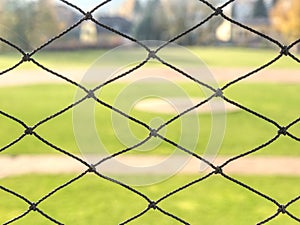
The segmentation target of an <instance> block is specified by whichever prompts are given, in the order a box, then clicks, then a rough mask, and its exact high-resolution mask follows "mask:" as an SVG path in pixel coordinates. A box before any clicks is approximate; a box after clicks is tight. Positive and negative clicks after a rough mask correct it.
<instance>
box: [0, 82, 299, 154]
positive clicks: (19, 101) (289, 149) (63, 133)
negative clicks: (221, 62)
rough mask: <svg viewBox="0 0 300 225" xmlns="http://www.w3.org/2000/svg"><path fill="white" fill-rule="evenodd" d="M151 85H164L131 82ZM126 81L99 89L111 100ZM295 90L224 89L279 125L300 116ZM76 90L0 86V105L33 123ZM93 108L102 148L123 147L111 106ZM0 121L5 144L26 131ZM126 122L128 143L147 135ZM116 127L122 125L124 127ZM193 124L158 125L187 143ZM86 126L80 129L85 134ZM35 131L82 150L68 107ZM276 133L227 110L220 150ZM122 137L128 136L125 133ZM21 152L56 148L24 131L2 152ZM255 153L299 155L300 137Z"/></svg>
mask: <svg viewBox="0 0 300 225" xmlns="http://www.w3.org/2000/svg"><path fill="white" fill-rule="evenodd" d="M150 86H151V88H152V89H153V90H155V89H157V90H165V89H166V88H165V87H164V86H163V85H158V84H155V85H151V84H149V83H146V84H141V85H140V86H138V87H135V88H137V90H136V91H138V92H139V91H140V90H144V89H147V90H149V87H150ZM180 86H181V87H182V88H184V89H185V90H187V92H188V94H189V96H191V97H201V96H202V94H201V90H200V89H199V87H198V86H196V85H194V84H180ZM124 87H126V84H121V83H115V84H110V85H109V86H107V87H105V88H103V89H102V92H101V94H100V98H101V99H103V100H104V101H105V102H107V103H110V104H113V102H114V99H115V97H116V96H118V94H119V93H120V90H122V88H124ZM299 90H300V85H298V84H238V85H235V86H233V87H231V88H229V89H228V90H226V91H225V95H226V96H227V97H229V98H230V99H232V100H235V101H237V102H239V103H241V104H243V105H245V106H247V107H249V108H251V109H253V110H255V111H258V112H259V113H261V114H263V115H265V116H267V117H269V118H271V119H273V120H275V121H277V122H278V123H280V124H281V125H282V126H286V125H287V124H289V123H290V122H292V121H294V120H295V119H297V118H298V117H299V98H298V96H299ZM75 92H76V88H74V87H72V86H70V85H69V86H68V85H32V86H20V87H2V88H1V89H0V105H1V110H2V111H4V112H6V113H9V114H11V115H13V116H15V117H17V118H19V119H21V120H23V121H24V122H26V124H28V125H29V126H33V125H34V124H36V123H37V122H38V121H40V120H42V119H44V118H46V117H48V116H50V115H52V114H53V113H56V112H57V111H58V110H61V109H63V108H64V107H66V106H68V105H69V104H70V103H71V102H73V100H74V95H75ZM138 92H135V91H133V92H131V94H133V95H134V94H135V93H138ZM156 93H157V92H156ZM169 94H170V96H173V97H174V96H176V95H177V93H174V92H172V93H169ZM125 103H126V102H125ZM125 105H126V104H125ZM95 112H96V113H95V114H96V116H95V121H96V122H95V124H96V129H97V130H98V134H99V136H100V138H101V140H102V142H103V145H104V146H105V148H106V150H107V151H108V152H110V153H113V152H117V151H120V150H122V149H124V148H125V145H124V143H122V142H121V141H120V140H119V139H118V137H116V135H115V132H116V131H115V130H114V129H113V127H112V122H111V116H112V115H111V111H110V110H109V109H107V108H105V107H103V106H97V107H96V108H95ZM131 115H133V116H135V117H136V118H138V119H140V120H142V121H144V122H145V123H147V124H149V123H151V120H152V119H153V118H160V119H162V120H164V121H166V120H167V119H170V118H172V117H173V116H174V115H162V114H156V113H147V112H142V111H138V110H132V111H131ZM117 118H118V119H119V121H121V122H124V123H125V124H126V123H127V120H126V119H125V118H123V117H122V116H117ZM198 119H199V124H200V136H199V139H198V140H199V141H198V142H197V146H196V152H197V153H199V154H202V153H203V149H205V148H206V144H207V142H208V140H209V138H210V129H211V117H210V116H209V115H200V116H198ZM0 124H1V129H0V147H3V146H5V145H7V144H8V143H9V142H11V141H13V140H15V139H16V138H17V137H19V136H20V135H21V134H22V133H23V132H24V130H23V127H22V126H20V125H19V124H17V123H16V122H14V121H12V120H9V119H8V118H6V117H4V116H0ZM189 125H190V126H191V128H193V127H192V126H194V124H188V126H189ZM126 127H127V126H126ZM126 127H125V128H126ZM129 127H130V128H131V131H132V132H133V134H134V136H136V141H134V140H133V141H132V143H131V144H135V143H136V142H137V141H138V140H141V139H143V138H145V137H147V136H148V134H149V131H148V130H147V129H145V128H144V127H141V126H139V125H135V124H134V123H129ZM120 129H122V127H121V128H120ZM192 130H193V129H191V131H190V130H187V131H186V132H185V133H183V134H182V133H181V123H180V120H179V121H177V122H174V123H172V124H170V125H169V126H168V128H167V129H166V130H162V133H163V134H165V136H166V137H168V138H170V139H171V140H174V141H175V142H178V141H179V138H180V137H184V138H185V140H186V143H189V142H192V141H193V140H194V138H195V137H194V136H193V135H194V134H193V133H192ZM88 131H89V129H87V130H85V131H84V132H86V134H87V135H89V133H88ZM119 131H121V133H123V134H125V135H127V134H128V133H129V132H123V131H122V130H119ZM289 131H290V132H291V133H293V134H294V135H295V136H298V137H299V136H300V126H299V125H295V126H293V127H291V129H290V130H289ZM36 132H37V133H38V134H40V135H41V136H42V137H44V138H45V139H46V140H48V141H50V142H52V143H54V144H55V145H57V146H59V147H61V148H63V149H65V150H67V151H70V152H73V153H78V154H79V153H80V152H79V150H78V147H77V145H76V140H75V137H74V132H73V124H72V111H68V112H67V113H65V114H63V115H61V116H59V117H57V118H55V119H53V120H51V121H49V122H47V123H46V124H43V125H41V126H40V127H38V128H37V129H36ZM164 132H165V133H164ZM276 134H277V128H276V127H275V126H273V125H270V124H269V123H267V122H265V121H264V120H262V119H259V118H257V117H255V116H253V115H251V114H249V113H247V112H244V111H238V112H234V113H229V114H228V115H227V125H226V133H225V137H224V141H223V144H222V146H221V149H220V151H219V154H220V155H235V154H240V153H243V152H245V151H248V150H250V149H252V148H255V147H257V146H259V145H261V144H262V143H264V142H266V141H268V140H270V139H271V138H273V137H274V136H275V135H276ZM129 135H130V134H129ZM197 138H198V137H197ZM125 139H129V138H126V137H125ZM153 146H156V147H155V148H154V150H152V151H147V150H149V149H153ZM185 147H188V146H185ZM174 149H175V148H174V147H173V146H170V145H169V144H166V143H160V142H159V140H156V139H153V140H151V141H150V142H149V144H148V145H146V146H143V148H140V149H138V150H134V151H132V153H134V154H140V153H141V154H154V155H155V154H166V155H169V154H170V153H171V152H173V151H174ZM97 151H98V149H97ZM23 153H38V154H43V153H55V151H54V150H53V149H51V148H50V147H48V146H46V145H45V144H43V143H41V142H40V141H38V140H37V139H36V138H35V137H33V136H27V137H25V138H24V139H23V140H22V141H21V142H19V143H17V144H16V145H14V146H13V147H11V148H9V149H7V150H6V151H4V152H3V153H2V154H11V155H17V154H23ZM256 154H258V155H290V156H299V155H300V152H299V142H297V141H295V140H292V139H291V138H289V137H287V136H282V137H280V138H279V139H278V140H277V141H276V142H275V143H273V144H271V145H270V146H268V147H266V148H265V149H263V150H262V151H260V152H258V153H256Z"/></svg>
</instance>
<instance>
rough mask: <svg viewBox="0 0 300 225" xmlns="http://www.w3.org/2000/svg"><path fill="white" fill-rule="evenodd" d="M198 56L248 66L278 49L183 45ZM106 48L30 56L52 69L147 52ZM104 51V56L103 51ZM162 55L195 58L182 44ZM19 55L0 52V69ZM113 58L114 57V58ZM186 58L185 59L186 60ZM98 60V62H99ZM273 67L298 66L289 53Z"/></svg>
mask: <svg viewBox="0 0 300 225" xmlns="http://www.w3.org/2000/svg"><path fill="white" fill-rule="evenodd" d="M187 49H189V50H190V51H191V52H193V53H194V54H195V56H197V57H199V59H200V60H201V61H202V62H204V63H205V64H207V65H208V66H209V67H249V68H254V67H258V66H261V65H263V64H265V63H267V62H269V61H270V60H272V59H273V58H275V57H276V56H277V55H278V52H279V50H273V49H254V48H234V47H220V48H215V47H189V48H187ZM108 52H109V50H103V49H102V50H75V51H65V52H63V51H52V52H47V51H41V52H38V53H37V54H36V55H34V56H33V58H34V59H36V60H37V61H39V62H40V63H42V64H43V65H45V66H47V67H50V68H56V69H60V68H63V69H73V68H74V67H75V68H84V69H87V68H89V67H90V66H91V65H92V64H93V63H94V62H95V61H96V60H97V59H99V57H102V58H101V60H102V61H101V63H102V65H106V66H108V65H121V66H124V65H127V64H128V63H133V62H132V61H133V60H134V61H135V60H137V61H142V60H143V59H145V58H146V56H147V54H146V52H145V51H144V50H143V49H125V50H121V51H119V50H118V52H117V53H116V54H111V52H110V53H109V54H107V53H108ZM104 54H106V56H105V57H103V55H104ZM159 56H161V57H162V58H163V59H165V60H167V61H169V62H172V63H177V64H179V65H191V64H192V65H195V62H196V63H197V64H198V63H199V61H198V58H197V57H194V56H193V55H192V54H191V55H190V54H189V51H186V50H184V48H175V49H174V48H166V49H163V50H162V51H161V52H159ZM21 58H22V55H20V54H19V53H17V52H11V53H3V54H0V62H1V65H0V70H4V69H6V68H8V67H10V66H12V65H14V64H15V63H17V62H18V61H19V60H20V59H21ZM116 58H117V60H116ZM186 59H188V60H186ZM101 63H100V64H101ZM272 67H273V68H289V69H297V68H299V65H298V63H296V62H295V61H294V60H292V59H291V58H290V57H283V58H281V59H280V60H279V61H278V62H276V63H275V64H274V65H273V66H272ZM22 68H24V69H31V68H34V65H33V64H32V63H25V64H23V65H22Z"/></svg>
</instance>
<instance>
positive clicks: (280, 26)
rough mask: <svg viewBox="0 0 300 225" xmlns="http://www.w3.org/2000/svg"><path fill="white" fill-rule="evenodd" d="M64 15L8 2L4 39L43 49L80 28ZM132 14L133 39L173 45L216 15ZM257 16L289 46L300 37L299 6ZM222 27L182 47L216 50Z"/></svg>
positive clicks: (259, 7)
mask: <svg viewBox="0 0 300 225" xmlns="http://www.w3.org/2000/svg"><path fill="white" fill-rule="evenodd" d="M210 3H211V4H212V5H217V4H219V3H220V0H211V1H210ZM233 10H234V8H233ZM59 13H60V12H58V11H57V5H56V3H55V1H54V0H26V1H23V0H2V1H1V2H0V32H1V37H2V38H6V39H7V40H10V41H11V42H13V43H15V44H17V45H18V46H20V47H21V48H22V49H25V50H26V49H32V48H34V47H37V46H39V45H40V44H42V43H44V42H46V41H47V40H48V39H49V38H51V37H53V36H54V35H57V34H58V33H59V32H62V31H63V30H64V29H66V28H67V27H68V26H69V25H70V24H72V23H73V22H74V20H72V19H69V21H67V19H66V18H65V17H66V16H65V15H63V16H61V15H59ZM132 13H133V14H134V17H133V18H132V21H130V22H131V23H132V28H131V32H130V35H132V36H134V37H135V38H137V39H140V40H168V39H170V38H172V37H174V36H176V35H178V34H180V33H182V32H184V31H186V30H187V29H189V28H191V27H192V26H195V25H196V24H197V23H199V21H201V20H203V19H205V18H206V17H207V16H208V15H210V14H211V13H212V10H211V9H210V8H209V7H206V6H205V5H203V4H199V2H197V1H182V0H172V1H166V0H148V1H140V0H135V3H134V9H133V12H132ZM233 14H234V12H233ZM75 15H76V13H75ZM73 16H74V15H73ZM80 16H82V15H80V14H79V17H78V18H80ZM233 16H234V15H233ZM254 16H256V17H266V16H267V17H268V18H269V20H270V21H271V25H272V27H273V29H274V30H275V31H276V32H277V33H278V34H279V35H280V36H281V37H282V38H283V39H285V41H286V42H291V41H294V40H295V39H297V38H298V39H299V37H300V1H299V0H273V7H272V9H271V10H270V11H267V8H266V6H265V3H264V0H256V2H255V5H254ZM73 19H74V18H73ZM75 21H76V20H75ZM221 23H222V18H221V17H218V16H215V17H213V18H212V19H211V20H209V21H208V22H207V23H205V24H204V25H202V26H201V29H195V30H194V31H192V32H190V33H188V34H187V35H184V36H183V37H181V38H180V39H178V42H179V44H182V45H199V44H202V45H203V44H204V45H209V44H214V43H216V42H217V40H216V34H215V33H216V32H215V31H216V29H217V27H218V26H220V24H221ZM69 37H70V36H66V37H64V38H65V39H67V38H69ZM1 46H3V44H2V45H0V47H1Z"/></svg>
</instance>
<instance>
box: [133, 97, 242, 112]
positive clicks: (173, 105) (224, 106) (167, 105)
mask: <svg viewBox="0 0 300 225" xmlns="http://www.w3.org/2000/svg"><path fill="white" fill-rule="evenodd" d="M203 100H204V99H201V98H168V99H166V98H147V99H144V100H142V101H139V102H138V103H137V104H136V105H135V107H134V108H135V109H137V110H140V111H146V112H152V113H163V114H178V113H181V112H183V111H185V110H187V109H189V108H191V107H193V106H195V105H197V104H199V103H200V102H202V101H203ZM238 110H239V108H238V107H236V106H234V105H232V104H229V103H227V102H225V101H224V100H222V99H212V100H210V101H209V102H206V103H205V104H203V105H201V106H199V107H197V108H196V109H194V110H192V111H191V112H190V113H198V114H200V113H202V114H209V113H226V112H234V111H238Z"/></svg>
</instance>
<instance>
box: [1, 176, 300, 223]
mask: <svg viewBox="0 0 300 225" xmlns="http://www.w3.org/2000/svg"><path fill="white" fill-rule="evenodd" d="M71 178H73V176H70V175H60V176H50V175H47V176H46V175H45V176H41V175H26V176H22V177H12V178H6V179H2V180H1V185H4V186H5V187H7V188H10V189H12V190H14V191H16V192H18V193H20V194H22V195H24V196H25V197H26V198H28V199H29V200H31V201H33V202H36V201H38V200H39V199H40V198H42V197H43V196H44V195H46V194H47V193H49V192H50V191H51V190H53V189H54V188H56V187H57V186H59V185H61V184H63V183H65V182H66V181H68V180H70V179H71ZM132 178H133V177H132ZM197 178H198V177H196V176H175V177H173V178H171V179H169V180H167V181H165V182H162V183H159V184H156V185H151V186H146V187H137V189H138V190H139V191H140V192H142V193H144V194H146V195H147V196H148V197H149V198H150V199H151V200H154V201H155V200H157V199H159V198H160V197H162V196H164V195H165V194H166V193H168V192H170V191H172V190H174V189H176V188H178V187H180V186H183V185H184V184H186V183H188V182H190V181H192V180H195V179H197ZM134 179H144V178H142V177H135V178H134ZM236 179H238V180H240V181H242V182H245V183H247V184H248V185H250V186H252V187H253V188H255V189H258V190H259V191H260V192H262V193H264V194H266V195H268V196H270V197H271V198H273V199H275V200H276V201H278V202H279V203H280V204H286V203H287V202H289V201H290V200H291V199H294V198H295V197H296V196H298V195H299V178H298V177H264V176H258V177H256V176H250V177H237V178H236ZM278 181H280V182H278ZM0 199H1V201H0V215H1V216H0V223H1V224H2V223H4V222H6V221H8V220H9V219H12V218H14V217H16V216H18V215H20V214H21V213H23V212H24V211H26V210H27V209H28V207H29V206H28V204H27V203H25V202H23V201H22V200H20V199H18V198H16V197H14V196H12V195H10V194H8V193H6V192H3V191H0ZM130 203H131V204H130ZM147 205H148V203H147V202H146V201H145V200H144V199H142V198H140V197H139V196H136V195H135V194H133V193H131V192H130V191H127V190H126V189H124V188H122V187H120V186H118V185H116V184H113V183H110V182H108V181H105V180H102V179H100V178H98V177H95V176H94V175H87V176H85V177H84V178H82V179H80V180H79V181H76V182H75V183H73V184H72V185H70V186H68V187H66V188H65V189H62V190H60V191H59V192H57V193H56V194H54V195H53V196H51V197H50V198H48V199H47V200H46V201H44V202H42V203H41V204H40V205H39V206H38V207H39V208H40V209H41V210H43V211H44V212H46V213H48V215H50V216H52V217H54V218H55V219H57V220H58V221H60V222H62V223H64V224H78V225H80V224H105V225H115V224H119V223H121V222H123V221H125V220H126V219H128V218H130V217H132V216H134V215H136V214H137V213H139V212H141V211H142V210H144V209H145V208H147ZM158 205H159V206H160V207H161V208H163V209H164V210H167V211H169V212H171V213H174V214H176V215H177V216H179V217H181V218H183V219H184V220H186V221H187V222H189V223H190V224H195V225H196V224H209V225H220V224H239V225H253V224H256V223H258V222H260V221H262V220H264V219H266V218H267V217H269V216H271V215H273V214H274V213H275V212H276V211H277V207H276V205H274V204H273V203H271V202H269V201H267V200H265V199H263V198H262V197H260V196H257V195H256V194H253V193H252V192H249V191H248V190H246V189H244V188H242V187H240V186H238V185H236V184H234V183H232V182H230V181H228V180H225V179H224V178H222V177H221V176H213V177H210V178H208V179H207V180H205V181H203V182H201V183H198V184H196V185H193V186H192V187H189V188H188V189H186V190H184V191H181V192H179V193H177V194H175V195H173V196H172V197H170V198H167V199H166V200H164V201H162V202H161V203H159V204H158ZM288 210H289V212H291V213H293V214H294V215H295V216H298V217H299V212H300V204H299V202H296V203H294V204H292V205H291V206H290V207H288ZM33 221H34V224H39V225H46V224H50V222H49V221H47V220H46V219H45V218H43V217H42V216H40V215H39V214H38V213H36V212H31V213H29V215H27V216H25V217H24V218H22V219H21V220H19V221H18V222H15V224H22V225H30V224H33ZM130 224H168V225H169V224H172V225H173V224H174V225H175V224H180V223H178V222H176V221H174V220H173V219H171V218H169V217H167V216H164V215H163V214H161V213H159V212H158V211H154V210H150V211H149V212H148V213H146V214H145V215H143V216H142V217H140V218H139V219H137V220H135V221H133V222H131V223H130ZM268 224H271V225H282V224H286V225H294V224H295V225H296V224H298V223H297V222H296V221H294V220H292V219H291V218H289V217H288V216H287V215H279V217H278V218H276V219H274V220H272V221H271V222H269V223H268Z"/></svg>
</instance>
